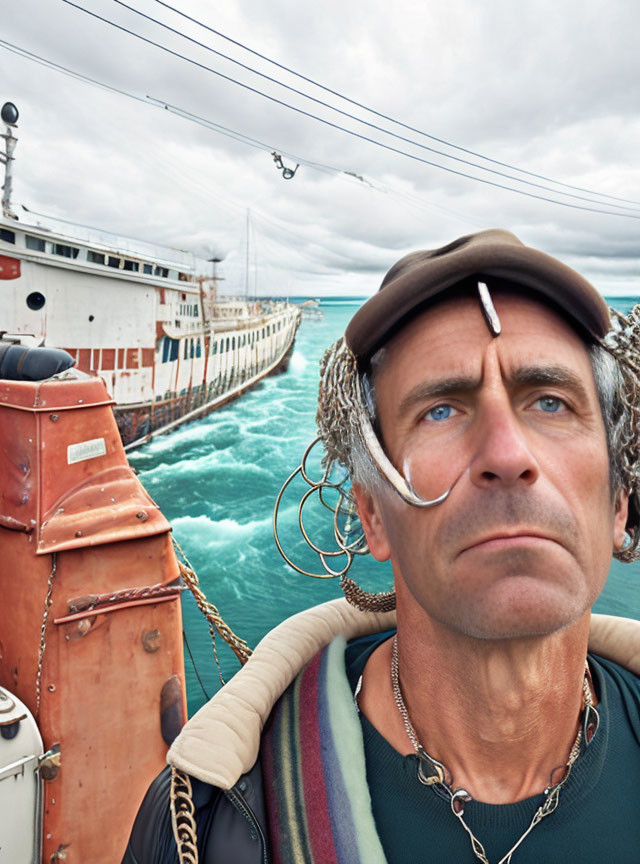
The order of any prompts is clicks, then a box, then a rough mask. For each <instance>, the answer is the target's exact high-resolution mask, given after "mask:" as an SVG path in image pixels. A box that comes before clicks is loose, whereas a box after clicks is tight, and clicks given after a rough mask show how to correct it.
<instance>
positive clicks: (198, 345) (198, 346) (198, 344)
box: [196, 339, 202, 357]
mask: <svg viewBox="0 0 640 864" xmlns="http://www.w3.org/2000/svg"><path fill="white" fill-rule="evenodd" d="M201 352H202V349H201V347H200V339H196V357H200V356H201Z"/></svg>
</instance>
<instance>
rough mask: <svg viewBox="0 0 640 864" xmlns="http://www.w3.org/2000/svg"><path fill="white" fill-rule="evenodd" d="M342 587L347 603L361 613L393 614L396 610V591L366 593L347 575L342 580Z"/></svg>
mask: <svg viewBox="0 0 640 864" xmlns="http://www.w3.org/2000/svg"><path fill="white" fill-rule="evenodd" d="M340 587H341V588H342V593H343V594H344V596H345V597H346V598H347V602H348V603H350V604H351V605H352V606H355V608H356V609H359V610H360V611H361V612H392V611H393V610H394V609H395V608H396V592H395V591H377V592H375V593H374V592H373V591H365V590H364V589H363V588H361V587H360V586H359V585H358V583H357V582H356V581H355V580H354V579H351V578H350V577H349V576H346V575H344V576H342V578H341V579H340Z"/></svg>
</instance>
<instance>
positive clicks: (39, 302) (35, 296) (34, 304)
mask: <svg viewBox="0 0 640 864" xmlns="http://www.w3.org/2000/svg"><path fill="white" fill-rule="evenodd" d="M45 302H46V301H45V299H44V294H41V293H40V292H39V291H32V292H31V294H29V296H28V297H27V306H28V307H29V309H33V311H34V312H37V311H38V309H42V307H43V306H44V304H45Z"/></svg>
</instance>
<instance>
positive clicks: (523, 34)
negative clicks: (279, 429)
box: [0, 0, 640, 296]
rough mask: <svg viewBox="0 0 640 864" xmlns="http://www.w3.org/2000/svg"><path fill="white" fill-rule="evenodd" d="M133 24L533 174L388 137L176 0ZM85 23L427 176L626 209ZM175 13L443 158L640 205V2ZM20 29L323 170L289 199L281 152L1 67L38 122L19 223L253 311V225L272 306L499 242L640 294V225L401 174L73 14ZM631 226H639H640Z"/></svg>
mask: <svg viewBox="0 0 640 864" xmlns="http://www.w3.org/2000/svg"><path fill="white" fill-rule="evenodd" d="M74 2H76V0H74ZM128 2H129V5H130V6H133V7H135V8H136V9H138V10H140V11H143V12H145V13H146V14H148V15H150V16H153V17H155V18H158V19H159V20H161V21H163V22H165V23H167V24H169V25H170V26H171V27H174V28H175V29H177V30H179V31H181V32H183V33H185V34H187V35H188V36H191V37H192V38H193V39H197V40H198V41H201V42H203V43H205V44H206V45H208V46H210V47H211V48H213V49H215V50H217V51H220V52H223V53H225V54H228V55H230V56H231V57H233V58H235V59H237V60H240V61H241V62H243V63H246V64H248V65H250V66H253V67H255V68H256V69H257V70H259V71H262V72H264V73H265V74H268V75H270V76H272V77H274V78H277V79H278V80H280V81H283V82H285V83H287V84H289V85H291V86H292V87H295V88H297V89H299V90H302V91H304V92H306V93H309V94H311V95H313V96H314V97H315V98H317V99H320V100H323V101H326V102H330V103H331V104H333V105H336V106H337V107H339V108H340V109H341V110H344V111H348V112H349V113H353V114H355V115H356V116H359V117H362V118H364V119H366V120H367V121H368V122H370V123H375V124H377V125H380V126H382V127H384V128H388V129H392V130H393V131H395V132H397V133H398V134H401V135H404V136H405V137H407V138H411V139H413V140H414V141H418V142H420V143H421V144H423V145H426V146H428V147H433V148H436V149H440V150H444V151H446V152H447V153H449V154H451V155H457V156H458V157H461V158H466V159H469V160H471V161H476V162H477V161H481V162H482V164H484V165H486V166H490V167H493V168H495V169H496V170H500V171H504V172H505V173H508V174H513V173H514V172H513V171H512V170H510V169H507V168H503V167H500V166H497V165H492V164H491V163H489V162H486V161H482V160H478V159H477V158H476V157H474V156H471V155H469V154H465V153H461V152H459V151H455V150H453V149H451V148H449V147H446V146H444V145H441V144H438V143H437V142H434V141H432V140H430V139H428V138H425V137H420V136H419V135H417V134H415V133H413V132H410V131H408V130H406V129H401V128H399V127H394V126H393V125H392V124H390V123H389V122H388V121H386V120H381V119H380V118H376V117H375V116H373V115H371V114H367V113H366V112H365V111H363V110H362V109H359V108H355V107H354V106H353V105H349V104H348V103H347V102H345V101H342V100H340V99H339V98H337V97H335V96H332V95H331V94H328V93H326V92H324V91H322V90H319V89H318V88H315V87H313V86H312V85H310V84H308V83H305V82H304V81H301V80H300V79H298V78H295V77H294V76H292V75H290V74H288V73H286V72H284V71H283V70H282V69H278V68H276V67H275V66H273V65H271V64H268V63H266V62H265V61H262V60H259V59H258V58H256V57H255V56H252V55H251V54H248V53H247V52H246V51H243V50H242V49H241V48H239V47H237V46H234V45H232V44H230V43H229V42H227V41H225V40H223V39H221V38H220V37H217V36H215V35H214V34H212V33H210V32H207V31H206V30H204V29H203V28H201V27H199V26H197V25H195V24H193V23H190V22H188V21H187V20H185V19H184V18H183V17H181V16H179V15H177V14H176V13H174V12H171V11H170V10H168V9H167V8H164V7H163V6H162V5H161V4H160V3H158V2H157V0H128ZM77 3H78V5H81V6H84V7H85V8H86V9H89V10H91V11H93V12H95V13H97V14H99V15H102V16H104V17H105V18H108V19H110V20H112V21H114V22H116V23H118V24H120V25H122V26H124V27H127V28H129V29H131V30H134V31H135V32H136V33H139V34H141V35H144V36H145V37H147V38H149V39H153V40H155V41H157V42H160V43H162V44H163V45H165V46H167V47H168V48H170V49H171V50H173V51H176V52H179V53H182V54H185V55H187V56H188V57H190V58H191V59H193V60H195V61H197V62H198V63H201V64H204V65H207V66H210V67H212V68H213V69H215V70H217V71H219V72H220V73H223V74H224V75H228V76H231V77H233V78H236V79H238V80H239V81H241V82H244V83H245V84H247V85H249V86H251V87H254V88H257V89H259V90H262V91H264V92H265V93H267V94H269V95H271V96H273V97H274V98H276V99H280V100H282V101H284V102H287V103H290V104H291V105H293V106H296V107H299V108H300V109H302V110H304V111H308V112H311V113H314V114H317V115H318V116H319V117H322V118H324V119H326V120H329V121H330V122H332V123H337V124H339V125H341V126H345V127H347V128H349V129H351V130H353V131H357V132H359V134H361V135H365V136H368V137H371V138H375V139H376V140H378V141H382V142H384V143H385V144H388V145H389V146H391V147H396V148H398V149H402V150H406V151H407V152H409V153H411V154H412V155H414V156H417V157H420V158H423V159H427V160H429V161H433V162H437V163H439V164H442V165H446V166H447V167H449V168H451V169H454V170H457V171H464V172H466V173H470V174H473V175H475V176H480V177H483V178H485V179H492V180H494V181H495V182H499V183H503V184H504V185H511V186H517V187H518V188H520V189H522V190H524V191H529V192H531V193H534V194H538V195H544V196H547V197H552V198H556V199H558V200H564V201H566V202H568V203H574V204H577V205H582V206H587V207H598V206H600V207H602V208H603V209H609V205H610V204H611V203H613V202H611V201H609V200H608V199H606V198H598V196H592V195H589V194H588V193H585V192H579V191H574V192H573V194H574V195H579V196H583V197H587V198H594V197H595V198H598V200H599V201H600V202H601V203H600V204H594V203H592V202H591V203H590V202H586V201H580V200H577V199H572V198H569V197H565V196H562V195H560V194H558V193H559V191H560V189H561V188H562V187H558V186H555V187H553V189H552V191H549V190H543V189H538V188H535V187H531V186H526V185H522V184H521V183H517V182H514V181H512V180H509V179H507V178H504V177H496V176H492V175H491V174H488V173H486V172H483V171H481V170H478V169H477V168H474V167H471V166H468V165H463V164H460V163H456V162H454V161H451V160H449V159H446V158H445V157H443V156H439V155H436V154H434V153H430V152H428V151H426V150H423V149H420V148H419V147H417V146H415V145H413V144H408V143H406V142H402V141H398V140H395V139H393V138H391V137H390V136H387V135H385V134H384V133H382V132H379V131H377V130H375V129H371V128H366V127H363V126H361V125H359V124H358V123H357V122H356V121H355V120H352V119H349V118H346V117H341V116H339V115H337V114H335V113H334V112H332V111H330V110H329V109H328V108H325V107H323V106H321V105H318V104H314V103H312V102H309V101H308V100H306V99H304V98H303V97H301V96H299V95H296V94H293V93H291V92H288V91H286V90H284V89H283V88H282V87H279V86H278V85H277V84H275V83H271V82H268V81H265V80H263V79H260V78H258V77H257V76H256V75H254V74H252V73H250V72H249V71H247V70H243V69H241V68H239V67H238V66H236V65H233V64H232V63H231V62H229V61H227V60H224V59H222V58H220V57H219V56H216V55H214V54H212V53H211V52H209V51H207V50H206V49H204V48H200V47H198V46H196V45H194V44H192V43H189V42H187V41H186V40H185V39H183V38H181V37H180V36H178V35H175V34H171V33H169V32H167V31H166V30H163V29H162V28H161V27H159V26H158V25H156V24H153V23H151V22H149V21H147V20H144V19H142V18H141V17H139V16H138V15H136V14H134V13H133V12H131V11H129V10H127V9H126V8H123V6H122V5H119V4H118V3H116V2H115V0H77ZM172 5H175V6H176V8H179V9H180V10H181V11H183V12H185V13H187V14H189V15H191V16H192V17H193V18H196V19H198V20H199V21H201V22H203V23H205V24H207V25H209V26H210V27H213V28H215V29H216V30H219V31H221V32H222V33H224V34H226V35H228V36H230V37H232V38H233V39H235V40H238V41H240V42H242V43H244V44H245V45H247V46H249V47H251V48H253V49H254V50H256V51H259V52H261V53H262V54H265V55H267V56H269V57H271V58H273V59H274V60H277V61H278V62H279V63H281V64H283V65H285V66H288V67H290V68H292V69H294V70H296V71H298V72H300V73H302V74H304V75H306V76H308V77H310V78H312V79H314V80H316V81H318V82H321V83H322V84H324V85H326V86H327V87H330V88H332V89H334V90H336V91H338V92H340V93H343V94H345V95H348V96H349V97H351V98H353V99H356V100H358V101H359V102H362V103H363V104H365V105H367V106H370V107H372V108H375V109H376V110H378V111H380V112H382V113H384V114H388V115H390V116H392V117H394V118H397V119H399V120H401V121H403V122H404V123H406V124H408V125H410V126H414V127H416V128H417V129H420V130H423V131H425V132H428V133H430V134H431V135H435V136H437V137H439V138H443V139H446V140H447V141H450V142H453V143H455V144H458V145H460V146H462V147H465V148H467V149H469V150H473V151H477V152H479V153H482V154H484V155H486V156H489V157H491V158H492V159H495V160H499V161H501V162H505V163H509V164H510V165H515V166H518V167H519V168H522V169H526V170H527V171H531V172H535V173H537V174H542V175H545V176H547V177H551V178H554V179H555V180H558V181H562V182H563V183H567V184H572V185H573V186H578V187H584V188H588V189H590V190H594V191H597V192H600V193H603V194H606V195H610V196H617V197H619V198H624V199H630V200H631V201H636V202H640V169H639V166H638V158H637V154H638V152H640V111H639V107H640V51H639V50H638V45H637V41H638V33H639V32H640V6H639V5H638V4H636V3H631V2H628V0H608V2H606V3H605V2H600V0H598V2H590V0H582V2H575V0H564V2H562V3H557V2H556V3H551V2H545V0H523V2H520V3H514V2H512V0H509V2H507V0H485V2H483V3H482V4H478V3H473V2H471V0H430V2H422V3H418V2H412V0H397V2H395V3H388V2H384V3H383V2H380V0H366V2H365V0H358V2H349V0H347V2H344V0H342V2H338V0H324V2H323V3H322V4H311V3H308V2H307V3H304V2H303V3H300V2H292V0H271V2H269V3H265V2H258V0H253V2H247V0H245V2H239V0H227V2H225V3H216V4H214V3H211V2H205V0H173V3H172ZM3 12H4V14H3V27H2V32H1V33H0V38H1V39H3V40H6V41H8V42H11V43H13V44H15V45H18V46H20V47H21V48H24V49H26V50H27V51H30V52H33V53H35V54H37V55H40V56H42V57H44V58H46V59H48V60H51V61H53V62H55V63H58V64H61V65H63V66H66V67H68V68H69V69H72V70H74V71H76V72H79V73H81V74H83V75H87V76H90V77H92V78H95V79H98V80H100V81H103V82H104V83H106V84H109V85H111V86H113V87H117V88H121V89H124V90H127V91H130V92H131V93H133V94H135V95H136V96H138V97H141V98H142V99H143V100H144V99H145V97H146V96H147V95H149V96H153V97H155V98H157V99H159V100H161V101H162V102H164V103H168V104H170V105H175V106H179V107H180V108H181V109H183V110H185V111H189V112H193V113H194V114H197V115H200V116H201V117H205V118H208V119H209V120H211V121H213V122H214V123H217V124H220V125H222V126H225V127H228V128H229V129H232V130H235V131H237V132H239V133H242V135H245V136H249V137H251V138H253V139H256V140H258V141H260V142H264V143H265V144H266V145H268V147H270V148H274V149H276V150H277V151H278V152H280V153H282V154H284V153H287V154H291V155H290V156H284V157H283V158H284V161H285V164H286V165H290V166H291V167H294V166H295V162H296V161H297V159H296V158H294V157H297V158H299V159H302V160H304V163H318V165H319V167H311V166H310V165H308V164H304V163H303V164H302V165H301V166H300V168H299V169H298V171H297V173H296V175H295V177H294V179H292V180H289V181H285V180H283V179H282V177H281V175H280V173H279V172H278V170H277V168H276V166H275V164H274V162H273V160H272V158H271V156H270V155H269V152H265V151H262V150H260V149H256V148H254V147H250V146H247V145H246V144H244V143H240V142H239V141H236V140H233V139H231V138H229V137H224V136H222V135H220V134H218V133H216V132H214V131H211V130H209V129H205V128H202V127H200V126H198V125H196V124H194V123H192V122H189V121H187V120H185V119H183V118H182V117H179V116H176V115H175V114H172V113H170V112H169V111H167V110H164V109H162V108H157V107H153V106H152V105H151V104H143V103H141V102H140V101H134V100H132V99H128V98H126V97H125V96H122V95H118V94H115V93H108V92H105V91H103V90H100V89H97V88H95V87H91V86H89V85H87V84H85V83H82V82H79V81H76V80H73V79H71V78H69V77H67V76H64V75H61V74H60V73H58V72H55V71H52V70H50V69H47V68H44V67H43V66H41V65H38V64H36V63H34V62H32V61H29V60H27V59H23V58H21V57H18V56H16V55H15V54H13V53H9V51H7V50H5V49H4V48H2V47H0V81H1V82H2V86H1V88H0V101H5V100H11V101H13V102H15V103H16V105H17V106H18V107H19V109H20V112H21V115H20V121H19V128H18V132H17V135H18V137H19V143H18V146H17V150H16V154H15V155H16V163H15V179H14V201H15V202H16V203H17V204H25V205H26V206H27V207H29V208H30V209H32V210H36V211H42V212H44V213H51V214H54V215H57V216H60V217H63V218H66V219H72V220H76V221H78V222H81V223H87V224H90V225H96V226H102V227H104V228H106V229H110V230H112V231H118V232H121V233H123V234H131V235H135V236H136V237H141V238H145V239H147V240H150V241H156V242H162V243H167V244H169V245H172V246H179V247H181V248H185V249H188V250H191V251H194V252H196V253H198V254H200V255H204V256H205V257H212V256H213V255H215V256H217V257H220V258H223V259H224V263H223V265H222V267H221V272H222V273H223V274H224V276H225V279H226V281H225V283H224V285H225V289H226V290H227V291H230V292H232V293H243V292H244V289H245V275H244V272H245V243H246V218H247V217H246V211H247V208H250V210H251V217H250V225H251V247H250V248H251V276H250V290H251V291H252V292H253V290H254V289H255V288H256V287H257V290H258V292H259V293H262V294H276V295H281V294H310V295H317V296H320V295H323V294H335V293H346V294H367V293H371V292H372V291H374V290H376V288H377V286H378V284H379V281H380V278H381V276H382V274H383V273H384V271H385V270H386V269H387V268H388V267H389V266H390V265H391V264H392V263H393V262H394V261H395V260H396V259H397V258H398V257H399V256H400V255H401V254H403V253H404V252H407V251H409V250H411V249H415V248H430V247H435V246H438V245H441V244H443V243H447V242H449V241H451V240H453V239H454V238H455V237H457V236H460V235H461V234H465V233H468V232H470V231H475V230H478V229H479V228H487V227H496V226H497V227H505V228H509V229H511V230H513V231H514V232H515V233H517V234H518V235H519V236H520V237H521V238H522V239H523V240H524V241H525V242H527V243H530V244H532V245H534V246H538V247H539V248H542V249H545V250H546V251H549V252H551V253H552V254H555V255H557V256H558V257H560V258H561V259H563V260H565V261H566V262H567V263H569V264H571V265H572V266H574V267H577V268H578V269H580V270H581V271H582V272H584V273H585V275H587V276H588V277H589V278H591V279H592V280H593V281H594V283H595V284H596V285H597V287H598V288H599V289H600V290H601V291H603V293H612V292H619V291H623V290H625V289H626V290H630V291H632V292H635V293H636V294H640V278H639V276H640V240H639V237H640V219H638V218H635V219H630V218H622V217H620V216H610V215H602V214H598V213H592V212H582V211H579V210H572V209H569V208H566V207H560V206H556V205H554V204H550V203H546V202H543V201H538V200H534V199H531V198H527V197H524V196H522V195H518V194H515V193H513V192H509V191H505V190H501V189H496V188H493V187H491V186H488V185H483V184H480V183H478V182H476V181H473V180H469V179H466V178H463V177H459V176H456V175H454V174H452V173H446V172H445V171H443V170H440V169H438V168H436V167H431V166H429V165H426V164H421V163H420V162H419V161H416V160H415V159H410V158H407V157H406V156H402V155H399V154H396V153H393V152H389V151H388V150H384V149H382V148H380V147H378V146H376V145H374V144H373V143H370V142H367V141H365V140H362V139H357V138H354V137H351V136H349V135H347V134H345V133H344V132H342V131H339V130H337V129H333V128H330V127H329V126H327V125H323V124H321V123H320V122H318V121H316V120H313V119H311V118H308V117H305V116H302V115H300V114H297V113H294V112H293V111H291V110H290V109H288V108H286V107H283V106H281V105H278V104H276V103H274V102H272V101H271V102H270V101H268V100H266V99H265V98H263V97H260V96H258V95H256V94H254V93H251V92H249V91H248V90H246V89H243V88H241V87H239V86H237V85H234V84H232V83H230V82H228V81H225V80H223V79H222V78H220V77H219V76H217V75H215V74H212V73H211V72H208V71H206V70H204V69H202V68H197V67H194V66H192V65H190V64H189V63H187V62H186V61H184V60H181V59H179V58H176V57H173V56H170V55H169V54H167V53H165V52H162V51H160V50H159V49H158V48H155V47H153V46H151V45H148V44H145V43H143V42H141V41H140V40H138V39H135V38H134V37H132V36H130V35H127V34H126V33H123V32H120V31H117V30H116V29H114V28H113V27H111V26H109V25H108V24H105V23H103V22H101V21H98V20H95V19H93V18H91V17H89V16H88V15H86V14H85V13H83V12H81V11H79V10H78V9H75V8H72V7H71V6H69V5H67V4H65V3H64V2H63V0H4V3H3ZM332 169H335V170H332ZM345 172H352V173H351V174H347V173H345ZM353 175H357V176H353ZM520 176H522V178H523V179H525V175H520ZM359 178H360V179H359ZM528 179H529V180H530V181H532V182H536V183H544V181H541V180H536V178H532V177H529V178H528ZM545 185H549V184H545ZM565 191H570V190H566V189H565ZM626 206H627V207H629V208H631V209H630V210H629V211H628V212H629V213H630V214H631V215H634V216H636V217H640V203H639V204H633V203H630V204H627V205H626ZM633 208H635V212H634V210H633ZM21 213H22V211H21ZM22 216H25V218H26V215H25V214H23V213H22Z"/></svg>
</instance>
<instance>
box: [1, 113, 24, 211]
mask: <svg viewBox="0 0 640 864" xmlns="http://www.w3.org/2000/svg"><path fill="white" fill-rule="evenodd" d="M19 116H20V115H19V112H18V109H17V108H16V106H15V105H14V104H13V102H5V103H4V105H3V106H2V109H1V110H0V117H1V118H2V120H3V121H4V123H5V125H6V130H7V131H6V132H5V133H4V134H3V135H0V138H4V153H0V162H2V163H3V164H4V166H5V167H4V185H3V187H2V189H3V193H2V215H3V216H5V217H6V218H7V219H17V218H18V217H17V216H16V214H15V213H13V211H12V210H11V182H12V179H13V178H12V171H11V169H12V165H11V163H12V162H13V161H14V159H15V156H14V155H13V151H14V150H15V148H16V144H17V143H18V139H17V138H15V137H14V135H13V134H12V132H11V129H12V128H17V124H18V117H19Z"/></svg>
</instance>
